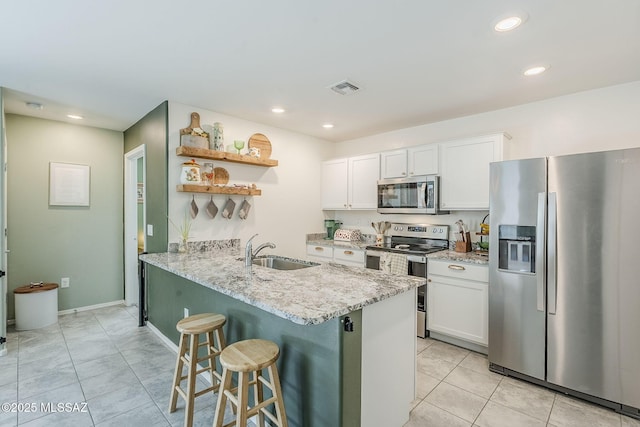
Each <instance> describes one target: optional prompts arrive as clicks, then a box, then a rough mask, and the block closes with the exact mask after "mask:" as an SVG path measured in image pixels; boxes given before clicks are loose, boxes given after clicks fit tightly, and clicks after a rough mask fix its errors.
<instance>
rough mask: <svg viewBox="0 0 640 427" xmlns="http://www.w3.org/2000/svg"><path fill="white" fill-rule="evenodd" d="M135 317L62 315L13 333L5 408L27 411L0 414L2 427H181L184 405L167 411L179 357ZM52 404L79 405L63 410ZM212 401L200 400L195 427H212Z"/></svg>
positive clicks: (3, 388)
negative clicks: (10, 405)
mask: <svg viewBox="0 0 640 427" xmlns="http://www.w3.org/2000/svg"><path fill="white" fill-rule="evenodd" d="M137 313H138V311H137V308H136V307H124V306H113V307H106V308H102V309H97V310H92V311H84V312H79V313H76V314H70V315H65V316H61V317H60V319H59V322H58V323H57V324H55V325H52V326H49V327H46V328H43V329H38V330H33V331H21V332H15V329H14V328H13V327H10V328H9V331H8V334H7V335H8V337H7V338H8V341H7V349H8V355H7V356H4V357H0V403H11V402H14V403H15V402H18V404H20V405H21V409H22V411H20V412H4V411H1V410H0V427H5V426H16V425H20V426H47V427H48V426H70V427H71V426H72V427H83V426H100V427H103V426H118V427H127V426H145V427H146V426H182V425H183V424H184V401H183V400H182V399H180V398H179V399H178V410H177V411H176V412H173V413H171V414H169V413H168V406H169V393H170V390H171V382H172V378H173V369H174V367H175V360H176V353H175V352H174V351H173V350H172V349H170V348H169V347H167V346H166V345H165V344H164V343H163V342H162V341H161V340H160V339H159V338H158V337H157V336H156V335H155V334H154V333H153V332H151V331H150V330H149V329H148V328H139V327H138V326H137ZM198 381H199V382H200V386H201V387H204V385H205V383H204V382H203V381H202V380H201V379H200V378H198ZM209 396H210V397H209ZM82 402H86V403H87V406H86V408H84V407H82V406H81V405H80V404H81V403H82ZM49 403H52V404H53V405H54V407H55V405H56V404H58V403H62V404H70V405H73V404H74V403H78V404H79V405H78V406H76V407H73V406H70V408H69V409H70V410H71V412H65V409H66V408H65V407H64V406H63V407H62V408H61V409H62V410H61V411H53V410H51V409H50V408H47V407H46V405H47V404H49ZM215 403H216V397H215V396H214V395H213V394H211V395H208V396H206V397H205V396H203V397H200V398H198V399H196V405H195V414H194V425H195V426H207V427H210V426H211V425H212V424H213V412H214V409H215ZM42 405H45V407H43V406H42ZM14 409H17V407H15V408H14ZM228 417H232V415H231V414H230V410H229V414H228Z"/></svg>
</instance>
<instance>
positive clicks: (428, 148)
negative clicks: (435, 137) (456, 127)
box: [380, 144, 438, 178]
mask: <svg viewBox="0 0 640 427" xmlns="http://www.w3.org/2000/svg"><path fill="white" fill-rule="evenodd" d="M437 173H438V144H429V145H420V146H417V147H410V148H407V149H404V150H394V151H385V152H383V153H380V177H381V178H404V177H406V176H416V175H436V174H437Z"/></svg>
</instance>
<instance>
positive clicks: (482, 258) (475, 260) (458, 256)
mask: <svg viewBox="0 0 640 427" xmlns="http://www.w3.org/2000/svg"><path fill="white" fill-rule="evenodd" d="M427 258H428V259H433V260H442V261H453V262H467V263H470V264H479V265H488V264H489V255H488V254H487V255H484V254H478V253H475V252H467V253H462V252H456V251H440V252H434V253H432V254H428V255H427Z"/></svg>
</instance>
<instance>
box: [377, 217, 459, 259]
mask: <svg viewBox="0 0 640 427" xmlns="http://www.w3.org/2000/svg"><path fill="white" fill-rule="evenodd" d="M387 238H388V239H389V240H390V241H389V242H388V243H385V244H382V245H375V246H367V250H375V251H386V252H396V253H404V254H410V255H426V254H430V253H433V252H438V251H442V250H445V249H448V248H449V226H447V225H431V224H392V225H391V228H390V229H389V232H388V237H387Z"/></svg>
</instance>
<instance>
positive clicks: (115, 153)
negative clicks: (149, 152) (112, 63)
mask: <svg viewBox="0 0 640 427" xmlns="http://www.w3.org/2000/svg"><path fill="white" fill-rule="evenodd" d="M6 137H7V150H8V158H7V163H8V165H7V208H8V212H7V215H8V217H7V225H8V246H9V249H10V250H11V252H10V253H9V254H8V266H7V267H8V268H7V272H8V295H7V300H8V301H7V302H8V318H9V319H13V318H15V313H14V297H13V290H14V289H15V288H17V287H19V286H22V285H25V284H29V283H30V282H35V281H44V282H55V283H60V279H61V278H62V277H69V278H70V287H69V288H65V289H59V292H58V309H59V310H67V309H72V308H77V307H84V306H89V305H94V304H102V303H107V302H112V301H118V300H122V299H123V297H124V285H123V270H124V267H123V262H122V260H123V249H122V247H123V237H122V236H123V223H122V222H123V217H122V212H123V194H122V189H123V161H122V159H123V151H122V147H123V136H122V132H117V131H111V130H106V129H98V128H92V127H88V126H79V125H72V124H68V123H63V122H57V121H51V120H43V119H38V118H33V117H26V116H19V115H14V114H7V115H6ZM50 162H60V163H74V164H81V165H88V166H89V167H90V168H91V169H90V170H91V176H90V191H91V192H90V206H88V207H76V206H49V163H50Z"/></svg>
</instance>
